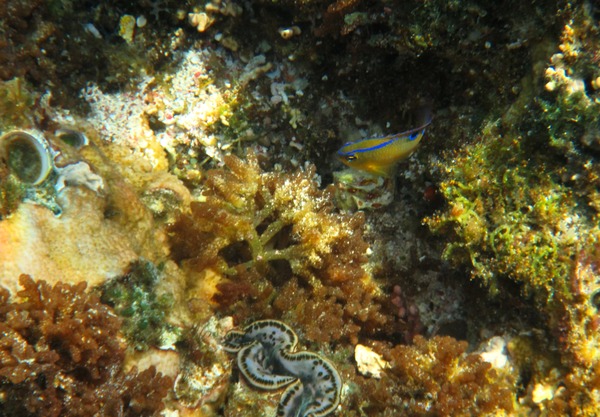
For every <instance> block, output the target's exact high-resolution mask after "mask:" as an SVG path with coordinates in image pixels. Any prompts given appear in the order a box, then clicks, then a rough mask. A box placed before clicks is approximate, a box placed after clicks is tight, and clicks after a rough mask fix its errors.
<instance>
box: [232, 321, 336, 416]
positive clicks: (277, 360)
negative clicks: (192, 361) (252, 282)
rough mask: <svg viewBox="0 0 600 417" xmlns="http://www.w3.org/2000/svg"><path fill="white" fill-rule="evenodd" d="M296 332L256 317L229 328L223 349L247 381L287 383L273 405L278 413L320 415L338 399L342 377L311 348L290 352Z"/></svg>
mask: <svg viewBox="0 0 600 417" xmlns="http://www.w3.org/2000/svg"><path fill="white" fill-rule="evenodd" d="M297 343H298V336H296V333H294V331H293V330H292V329H291V328H290V327H289V326H287V325H286V324H285V323H282V322H280V321H277V320H261V321H256V322H254V323H252V324H249V325H248V326H246V327H244V329H243V330H241V331H239V330H232V331H230V332H229V333H228V334H227V335H226V336H225V339H224V340H223V346H224V347H225V350H227V351H229V352H231V353H236V355H237V356H236V358H237V364H238V367H239V369H240V371H241V372H242V374H243V375H244V377H245V378H246V380H247V381H248V382H249V384H250V385H252V386H254V387H256V388H260V389H264V390H275V389H279V388H283V387H285V386H288V388H287V389H286V391H285V392H284V393H283V396H282V397H281V401H280V402H279V406H278V407H277V412H276V415H277V416H281V417H292V416H301V417H311V416H312V417H324V416H327V415H329V414H330V413H332V412H333V411H335V409H336V408H337V406H338V405H339V403H340V392H341V388H342V380H341V378H340V375H339V374H338V372H337V370H336V369H335V368H334V367H333V365H332V364H331V363H330V362H329V361H328V360H326V359H324V358H322V357H320V356H319V355H317V354H315V353H312V352H294V350H295V348H296V345H297Z"/></svg>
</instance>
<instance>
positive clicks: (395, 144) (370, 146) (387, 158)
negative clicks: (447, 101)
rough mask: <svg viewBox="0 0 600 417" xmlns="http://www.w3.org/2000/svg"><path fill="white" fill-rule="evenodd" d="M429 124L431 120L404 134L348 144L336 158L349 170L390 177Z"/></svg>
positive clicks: (416, 143) (412, 149)
mask: <svg viewBox="0 0 600 417" xmlns="http://www.w3.org/2000/svg"><path fill="white" fill-rule="evenodd" d="M430 123H431V118H429V120H428V121H427V123H425V124H424V125H423V126H420V127H417V128H416V129H412V130H407V131H406V132H402V133H397V134H395V135H389V136H384V137H382V138H369V139H362V140H358V141H356V142H348V143H346V144H345V145H344V146H342V147H341V148H340V149H339V150H338V151H337V157H338V159H339V160H340V161H342V162H343V163H344V164H346V165H348V166H349V167H351V168H356V169H360V170H362V171H366V172H369V173H371V174H375V175H381V176H385V177H390V176H392V175H393V173H394V169H395V168H396V164H398V162H400V161H403V160H405V159H406V158H408V157H409V156H411V155H412V153H413V152H414V151H415V149H417V146H418V145H419V142H420V141H421V139H422V138H423V135H424V134H425V128H426V127H427V126H429V124H430Z"/></svg>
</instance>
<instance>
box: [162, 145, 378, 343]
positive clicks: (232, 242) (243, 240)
mask: <svg viewBox="0 0 600 417" xmlns="http://www.w3.org/2000/svg"><path fill="white" fill-rule="evenodd" d="M225 164H226V166H227V169H217V170H212V171H209V172H208V173H207V174H206V179H205V181H204V184H203V196H202V201H199V202H196V203H193V204H192V213H191V215H189V216H184V217H182V218H180V220H179V221H178V222H177V223H176V224H175V225H174V226H173V227H172V228H171V245H172V250H173V256H174V257H175V258H176V259H177V260H178V261H180V262H183V263H184V264H185V266H187V267H188V268H191V269H194V270H198V271H202V270H204V269H206V268H212V269H215V270H218V271H219V272H220V273H222V274H224V275H225V276H227V277H228V279H227V280H226V281H225V282H222V283H221V284H220V286H219V289H220V290H221V292H222V295H221V296H217V297H216V300H217V301H219V302H220V304H221V308H223V309H224V310H226V311H227V312H229V313H231V314H234V315H235V316H236V317H237V319H238V320H248V319H250V318H266V317H273V316H279V315H281V314H282V313H283V314H284V315H285V316H284V318H285V319H286V320H291V321H292V323H294V322H295V323H301V324H302V325H303V327H304V330H305V332H306V333H307V334H308V337H309V338H313V340H314V339H319V340H332V339H339V338H340V337H343V336H351V337H355V336H356V334H357V333H358V332H359V331H360V330H361V327H362V328H363V330H365V331H369V332H375V331H377V330H380V329H381V327H382V326H383V324H384V323H385V321H386V318H385V317H384V316H383V315H382V314H380V313H379V312H378V311H379V309H380V305H379V303H378V302H377V301H376V297H377V296H376V295H373V293H376V292H377V289H376V287H375V285H374V283H373V282H372V281H370V279H369V276H368V274H367V273H366V272H365V270H364V269H363V266H364V265H365V262H366V250H367V244H366V243H365V241H364V240H363V238H362V226H363V222H364V219H363V216H362V214H355V215H353V216H349V215H342V214H337V213H335V212H334V208H333V204H332V198H331V193H330V192H329V191H327V190H326V191H322V190H320V189H319V188H318V186H317V183H316V182H315V180H314V179H313V177H314V168H309V169H308V170H307V171H301V172H297V173H294V174H285V173H276V172H270V173H269V172H267V173H264V172H261V170H260V168H259V165H258V160H257V158H256V156H254V155H253V154H251V155H249V157H248V160H247V162H243V161H242V160H240V159H239V158H237V157H235V156H228V157H226V158H225ZM275 289H277V290H278V291H275ZM299 298H301V300H299ZM300 301H301V302H300ZM324 329H327V330H328V331H327V332H323V330H324Z"/></svg>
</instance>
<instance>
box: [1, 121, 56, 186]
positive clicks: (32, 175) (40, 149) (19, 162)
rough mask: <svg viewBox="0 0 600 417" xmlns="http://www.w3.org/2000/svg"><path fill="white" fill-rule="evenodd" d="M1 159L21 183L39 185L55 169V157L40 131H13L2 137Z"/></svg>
mask: <svg viewBox="0 0 600 417" xmlns="http://www.w3.org/2000/svg"><path fill="white" fill-rule="evenodd" d="M0 158H2V159H3V160H4V161H5V163H6V164H7V165H8V167H9V168H10V170H11V171H12V172H14V174H15V175H16V176H17V178H19V179H20V180H21V181H23V182H25V183H28V184H32V185H39V184H40V183H42V182H43V181H44V180H45V179H46V178H48V175H50V173H51V172H52V169H53V168H54V164H53V160H54V155H53V152H52V150H51V149H50V145H49V144H48V141H47V140H46V139H45V138H44V136H43V135H42V132H39V131H24V130H12V131H10V132H7V133H5V134H4V135H2V136H1V137H0Z"/></svg>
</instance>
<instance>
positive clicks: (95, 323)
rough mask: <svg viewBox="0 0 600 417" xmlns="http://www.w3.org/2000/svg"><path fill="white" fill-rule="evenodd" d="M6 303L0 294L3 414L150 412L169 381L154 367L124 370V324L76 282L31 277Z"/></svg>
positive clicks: (157, 407)
mask: <svg viewBox="0 0 600 417" xmlns="http://www.w3.org/2000/svg"><path fill="white" fill-rule="evenodd" d="M20 283H21V285H22V286H23V290H22V291H20V292H19V293H18V298H17V299H16V300H10V294H9V292H8V291H7V290H4V289H2V290H1V291H0V406H1V407H0V408H2V411H0V415H2V416H23V415H32V416H34V415H44V416H56V417H57V416H89V415H99V416H115V415H130V416H150V415H154V414H155V413H156V412H158V411H160V410H161V409H162V408H163V404H162V398H163V397H164V396H165V395H166V393H167V391H168V390H169V387H170V385H171V380H170V378H167V377H163V376H162V375H161V374H157V373H156V371H155V369H154V368H149V369H147V370H146V371H144V372H142V373H139V374H138V373H137V372H136V370H135V369H134V370H132V371H130V372H129V373H125V372H123V359H124V346H123V343H122V339H121V338H120V336H119V328H120V325H121V322H120V320H119V318H117V316H115V315H114V313H113V312H112V311H111V309H110V308H109V307H108V306H105V305H103V304H101V303H100V301H99V299H98V297H96V296H95V295H93V294H90V293H87V292H86V291H85V289H86V284H85V283H81V284H78V285H76V286H70V285H66V284H61V283H59V284H56V285H55V286H54V287H51V286H49V285H48V284H47V283H45V282H44V281H38V282H34V281H33V280H32V279H31V277H29V276H28V275H22V276H21V278H20Z"/></svg>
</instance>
